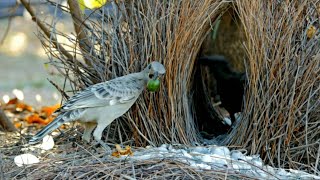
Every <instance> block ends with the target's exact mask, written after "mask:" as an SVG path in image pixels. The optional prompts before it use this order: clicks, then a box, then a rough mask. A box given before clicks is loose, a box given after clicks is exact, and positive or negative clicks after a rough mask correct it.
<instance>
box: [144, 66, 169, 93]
mask: <svg viewBox="0 0 320 180" xmlns="http://www.w3.org/2000/svg"><path fill="white" fill-rule="evenodd" d="M143 72H144V74H145V78H146V79H147V82H148V83H147V89H148V90H149V91H152V92H154V91H157V90H158V89H159V88H160V80H159V78H160V77H161V76H162V75H164V74H165V72H166V70H165V69H164V66H163V65H162V64H161V63H159V62H157V61H153V62H151V63H150V64H149V65H148V66H147V67H146V68H145V69H144V70H143Z"/></svg>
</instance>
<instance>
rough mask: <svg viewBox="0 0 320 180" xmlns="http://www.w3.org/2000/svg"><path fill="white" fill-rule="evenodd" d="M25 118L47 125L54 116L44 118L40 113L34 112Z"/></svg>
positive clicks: (30, 121) (31, 121) (29, 121)
mask: <svg viewBox="0 0 320 180" xmlns="http://www.w3.org/2000/svg"><path fill="white" fill-rule="evenodd" d="M25 120H26V121H27V122H28V123H30V124H32V123H38V124H43V125H47V124H48V123H49V122H51V121H52V118H47V119H43V118H41V117H40V116H39V114H32V115H30V116H27V117H26V119H25Z"/></svg>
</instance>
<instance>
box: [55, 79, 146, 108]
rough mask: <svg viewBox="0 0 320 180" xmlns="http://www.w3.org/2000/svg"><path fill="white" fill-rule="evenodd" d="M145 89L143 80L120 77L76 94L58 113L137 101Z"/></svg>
mask: <svg viewBox="0 0 320 180" xmlns="http://www.w3.org/2000/svg"><path fill="white" fill-rule="evenodd" d="M143 89H144V84H143V80H142V79H138V78H134V76H123V77H119V78H116V79H113V80H111V81H106V82H102V83H99V84H95V85H92V86H89V87H88V88H86V89H84V90H83V91H80V92H78V93H76V94H75V95H74V96H72V97H71V98H70V99H68V101H67V102H66V103H65V104H64V105H63V106H62V107H61V108H60V109H58V110H57V112H66V111H70V110H75V109H81V108H91V107H99V106H112V105H116V104H121V103H126V102H128V101H131V100H134V99H136V98H137V97H138V96H139V95H140V93H141V92H142V90H143Z"/></svg>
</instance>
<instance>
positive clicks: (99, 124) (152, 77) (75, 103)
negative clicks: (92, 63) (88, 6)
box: [29, 61, 165, 147]
mask: <svg viewBox="0 0 320 180" xmlns="http://www.w3.org/2000/svg"><path fill="white" fill-rule="evenodd" d="M163 74H165V68H164V66H163V65H162V64H161V63H159V62H156V61H153V62H151V63H150V64H149V65H148V66H147V67H146V68H145V69H144V70H142V71H141V72H138V73H132V74H128V75H125V76H122V77H118V78H115V79H112V80H109V81H106V82H102V83H98V84H95V85H92V86H89V87H87V88H86V89H84V90H82V91H80V92H78V93H76V94H75V95H74V96H72V97H71V98H69V99H68V101H67V102H65V103H64V104H63V106H62V107H61V108H60V109H58V110H57V111H56V113H58V116H57V117H56V118H55V119H54V120H53V121H52V122H51V123H50V124H48V125H47V126H46V127H44V128H43V129H42V130H41V131H39V132H38V133H37V134H36V135H35V136H34V137H32V138H31V140H30V141H29V144H34V143H37V142H38V141H40V140H41V139H42V138H43V137H44V136H45V135H47V134H49V133H51V132H52V131H53V130H55V129H57V128H58V127H60V126H61V125H62V124H64V123H66V122H72V121H77V120H78V121H80V122H81V123H82V124H84V126H85V131H84V133H83V136H82V138H83V139H84V140H86V141H87V142H90V138H91V133H92V131H93V130H94V132H93V137H94V139H95V140H96V141H98V142H99V143H100V144H101V145H102V146H104V147H106V145H105V144H104V143H103V142H102V141H101V137H102V132H103V130H104V129H105V128H106V127H107V126H108V125H109V124H111V123H112V122H113V121H114V120H115V119H116V118H118V117H120V116H122V115H123V114H124V113H126V112H127V111H128V110H129V109H130V107H131V106H132V105H133V104H134V102H135V101H136V100H137V99H138V97H139V96H140V94H141V93H142V91H143V90H144V89H145V88H146V87H149V85H151V86H152V87H151V88H148V89H149V90H151V91H153V90H155V86H157V85H159V77H160V76H162V75H163Z"/></svg>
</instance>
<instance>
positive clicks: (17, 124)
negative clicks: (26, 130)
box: [14, 122, 22, 129]
mask: <svg viewBox="0 0 320 180" xmlns="http://www.w3.org/2000/svg"><path fill="white" fill-rule="evenodd" d="M14 126H15V127H16V128H17V129H19V128H21V126H22V123H20V122H16V123H14Z"/></svg>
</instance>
